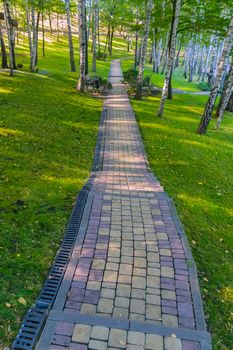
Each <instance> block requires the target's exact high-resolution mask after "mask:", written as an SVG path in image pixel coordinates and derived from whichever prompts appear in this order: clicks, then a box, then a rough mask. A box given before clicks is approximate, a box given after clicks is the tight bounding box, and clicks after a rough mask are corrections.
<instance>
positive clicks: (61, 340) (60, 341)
mask: <svg viewBox="0 0 233 350" xmlns="http://www.w3.org/2000/svg"><path fill="white" fill-rule="evenodd" d="M52 344H54V345H60V346H69V345H70V337H68V336H65V335H57V334H55V335H54V336H53V340H52Z"/></svg>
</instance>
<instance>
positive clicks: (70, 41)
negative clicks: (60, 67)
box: [65, 0, 76, 72]
mask: <svg viewBox="0 0 233 350" xmlns="http://www.w3.org/2000/svg"><path fill="white" fill-rule="evenodd" d="M65 2H66V3H65V5H66V19H67V29H68V40H69V51H70V69H71V72H76V67H75V61H74V46H73V39H72V28H71V17H70V0H65Z"/></svg>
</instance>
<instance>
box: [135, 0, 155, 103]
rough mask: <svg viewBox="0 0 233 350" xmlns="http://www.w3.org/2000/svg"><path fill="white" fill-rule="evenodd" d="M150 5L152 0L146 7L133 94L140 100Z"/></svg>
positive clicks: (149, 0) (150, 0)
mask: <svg viewBox="0 0 233 350" xmlns="http://www.w3.org/2000/svg"><path fill="white" fill-rule="evenodd" d="M152 6H153V0H148V2H147V9H146V21H145V28H144V36H143V39H142V50H141V60H140V66H139V72H138V79H137V86H136V94H135V98H136V99H137V100H141V98H142V84H143V76H144V68H145V62H146V51H147V43H148V37H149V29H150V20H151V11H152Z"/></svg>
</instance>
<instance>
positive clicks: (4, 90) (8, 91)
mask: <svg viewBox="0 0 233 350" xmlns="http://www.w3.org/2000/svg"><path fill="white" fill-rule="evenodd" d="M12 93H13V91H12V90H11V89H9V88H4V87H1V86H0V94H12Z"/></svg>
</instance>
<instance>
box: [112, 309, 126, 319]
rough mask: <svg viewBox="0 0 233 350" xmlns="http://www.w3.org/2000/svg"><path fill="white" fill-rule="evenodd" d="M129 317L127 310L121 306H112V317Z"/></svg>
mask: <svg viewBox="0 0 233 350" xmlns="http://www.w3.org/2000/svg"><path fill="white" fill-rule="evenodd" d="M128 317H129V310H128V309H127V308H123V307H114V309H113V318H122V319H124V320H125V319H127V318H128Z"/></svg>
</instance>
